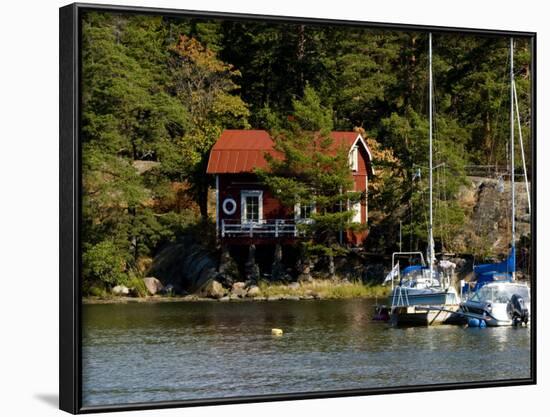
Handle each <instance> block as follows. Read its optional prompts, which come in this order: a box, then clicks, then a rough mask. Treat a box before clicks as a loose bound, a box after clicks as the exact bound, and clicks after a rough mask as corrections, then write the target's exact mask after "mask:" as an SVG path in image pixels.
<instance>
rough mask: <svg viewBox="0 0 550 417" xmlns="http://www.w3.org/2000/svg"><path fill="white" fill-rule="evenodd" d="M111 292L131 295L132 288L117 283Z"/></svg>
mask: <svg viewBox="0 0 550 417" xmlns="http://www.w3.org/2000/svg"><path fill="white" fill-rule="evenodd" d="M111 292H112V293H113V294H114V295H129V294H130V289H129V288H128V287H127V286H125V285H117V286H116V287H113V289H112V290H111Z"/></svg>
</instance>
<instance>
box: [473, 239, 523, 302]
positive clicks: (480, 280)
mask: <svg viewBox="0 0 550 417" xmlns="http://www.w3.org/2000/svg"><path fill="white" fill-rule="evenodd" d="M515 270H516V248H515V246H512V249H511V250H510V253H509V254H508V257H507V258H506V259H505V260H503V261H502V262H497V263H492V264H480V265H476V266H474V274H475V277H476V284H475V287H474V289H473V290H474V291H477V290H478V289H479V288H481V287H482V286H483V285H485V284H487V283H488V282H493V281H511V280H512V272H515ZM467 285H468V284H466V286H467ZM466 286H465V287H466Z"/></svg>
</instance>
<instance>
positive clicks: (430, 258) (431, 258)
mask: <svg viewBox="0 0 550 417" xmlns="http://www.w3.org/2000/svg"><path fill="white" fill-rule="evenodd" d="M428 45H429V46H428V56H429V58H428V60H429V85H430V86H429V89H430V90H429V118H430V157H429V158H430V163H429V168H428V170H429V178H430V221H429V225H428V245H429V246H428V248H429V251H430V253H429V254H428V262H429V266H430V279H431V278H432V276H433V264H434V255H435V254H434V244H433V243H434V241H433V208H432V207H433V178H432V174H433V173H432V170H433V159H432V153H433V149H432V146H433V145H432V143H433V128H432V125H433V108H432V104H433V97H432V94H433V87H432V83H433V79H432V33H431V32H430V33H429V42H428Z"/></svg>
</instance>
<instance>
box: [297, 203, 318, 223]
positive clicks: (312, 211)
mask: <svg viewBox="0 0 550 417" xmlns="http://www.w3.org/2000/svg"><path fill="white" fill-rule="evenodd" d="M308 205H311V214H314V213H317V208H316V206H315V203H311V204H308ZM301 211H302V205H301V204H300V203H296V204H294V220H296V221H297V222H302V223H311V222H313V219H312V218H310V217H305V218H303V217H302V216H301Z"/></svg>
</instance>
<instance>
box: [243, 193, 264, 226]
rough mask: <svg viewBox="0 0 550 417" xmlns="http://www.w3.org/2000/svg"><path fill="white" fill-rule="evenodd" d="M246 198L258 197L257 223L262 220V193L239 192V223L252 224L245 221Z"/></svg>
mask: <svg viewBox="0 0 550 417" xmlns="http://www.w3.org/2000/svg"><path fill="white" fill-rule="evenodd" d="M246 197H258V222H261V221H262V220H263V218H264V210H263V205H264V200H263V199H264V192H263V191H261V190H241V223H243V224H244V223H254V222H249V221H247V220H246Z"/></svg>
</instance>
